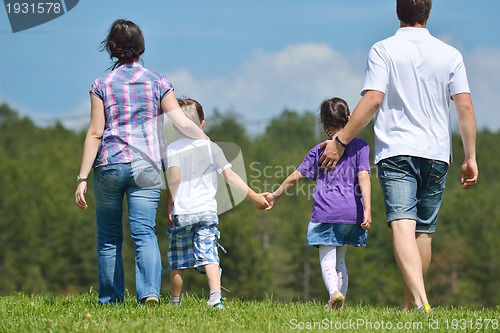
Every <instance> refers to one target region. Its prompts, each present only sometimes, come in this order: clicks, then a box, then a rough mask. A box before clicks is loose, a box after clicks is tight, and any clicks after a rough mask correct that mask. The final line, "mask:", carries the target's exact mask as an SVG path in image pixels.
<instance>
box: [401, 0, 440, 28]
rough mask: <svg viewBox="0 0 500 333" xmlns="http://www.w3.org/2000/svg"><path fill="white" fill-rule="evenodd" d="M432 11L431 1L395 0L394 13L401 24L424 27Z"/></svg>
mask: <svg viewBox="0 0 500 333" xmlns="http://www.w3.org/2000/svg"><path fill="white" fill-rule="evenodd" d="M431 9H432V0H397V1H396V13H397V14H398V19H399V20H400V21H401V22H404V23H406V24H409V25H410V26H414V25H416V24H417V23H419V24H422V25H424V24H425V23H426V22H427V19H428V18H429V15H430V13H431Z"/></svg>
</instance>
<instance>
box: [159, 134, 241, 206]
mask: <svg viewBox="0 0 500 333" xmlns="http://www.w3.org/2000/svg"><path fill="white" fill-rule="evenodd" d="M167 167H168V168H171V167H179V168H180V173H181V180H180V184H179V188H178V190H177V194H176V197H175V201H174V207H173V209H172V213H173V214H194V213H200V212H204V211H213V212H217V201H216V199H215V196H216V194H217V187H218V176H217V173H219V174H221V173H222V172H223V171H224V170H226V169H227V168H230V167H231V164H230V163H229V162H228V161H227V159H226V157H225V156H224V152H223V151H222V149H221V148H220V147H219V146H218V145H217V144H216V143H214V142H212V141H208V140H194V139H190V138H181V139H179V140H177V141H174V142H172V143H171V144H169V145H168V147H167Z"/></svg>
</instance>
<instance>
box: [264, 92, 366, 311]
mask: <svg viewBox="0 0 500 333" xmlns="http://www.w3.org/2000/svg"><path fill="white" fill-rule="evenodd" d="M320 115H321V123H322V124H323V128H324V130H325V132H326V134H327V135H328V136H329V138H330V139H332V138H336V136H337V135H338V134H339V133H340V131H342V129H343V128H344V126H345V125H346V124H347V121H348V120H349V116H350V112H349V106H348V105H347V103H346V102H345V101H344V100H343V99H341V98H332V99H327V100H325V101H323V103H322V104H321V107H320ZM321 144H322V143H320V144H318V145H316V147H314V148H313V149H311V150H310V151H309V153H308V154H307V156H306V157H305V158H304V160H303V161H302V163H301V164H300V165H299V167H298V168H297V170H295V171H294V172H293V173H292V174H291V175H290V176H288V178H286V179H285V181H284V182H283V183H282V184H281V185H280V186H279V188H278V189H277V190H276V191H274V192H273V193H272V194H271V195H270V196H269V197H268V201H269V202H270V204H271V206H270V208H268V209H271V208H272V207H273V206H274V204H275V203H276V201H278V199H279V198H280V197H281V196H282V195H283V193H286V192H287V190H288V189H290V188H291V187H292V186H294V185H295V184H296V183H297V182H298V181H299V180H300V179H301V178H304V177H307V178H309V179H311V180H315V181H316V186H315V187H314V192H313V200H314V203H313V208H312V213H311V218H310V223H309V226H308V230H307V244H308V245H310V246H314V247H319V257H320V263H321V272H322V276H323V281H324V282H325V286H326V288H327V289H328V292H329V295H330V299H329V301H328V303H327V305H326V308H327V309H331V308H336V309H340V308H342V307H343V305H344V299H345V296H346V294H347V285H348V275H347V267H346V264H345V254H346V250H347V249H346V245H347V244H350V245H353V246H366V239H367V236H368V229H370V226H371V223H372V221H371V190H370V175H369V170H370V162H369V155H370V147H369V146H368V144H367V143H366V142H365V141H364V140H361V139H358V138H355V139H353V140H352V141H351V142H350V143H349V144H348V145H346V146H345V153H344V155H343V156H342V157H341V159H340V161H339V163H338V165H337V167H336V169H335V170H334V171H333V172H325V170H323V169H320V166H321V164H320V162H319V160H320V157H321V154H322V152H323V149H320V146H321Z"/></svg>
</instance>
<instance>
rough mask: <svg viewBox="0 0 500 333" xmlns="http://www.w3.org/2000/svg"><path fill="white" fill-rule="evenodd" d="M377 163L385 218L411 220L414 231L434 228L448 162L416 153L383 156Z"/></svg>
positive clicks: (425, 231) (428, 230) (389, 221)
mask: <svg viewBox="0 0 500 333" xmlns="http://www.w3.org/2000/svg"><path fill="white" fill-rule="evenodd" d="M377 166H378V176H379V181H380V185H381V187H382V192H383V193H384V203H385V209H386V216H387V222H388V223H391V222H392V221H395V220H401V219H410V220H415V221H416V223H417V226H416V231H417V232H422V233H433V232H435V230H436V221H437V217H438V213H439V209H440V207H441V202H442V200H443V193H444V188H445V184H446V175H447V173H448V164H447V163H445V162H442V161H437V160H429V159H425V158H420V157H413V156H394V157H389V158H386V159H383V160H382V161H380V162H379V163H378V164H377Z"/></svg>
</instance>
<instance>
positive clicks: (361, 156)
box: [357, 140, 370, 172]
mask: <svg viewBox="0 0 500 333" xmlns="http://www.w3.org/2000/svg"><path fill="white" fill-rule="evenodd" d="M357 155H358V159H357V160H358V172H361V171H368V172H370V145H368V143H367V142H366V141H364V140H360V146H359V148H358V152H357Z"/></svg>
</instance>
